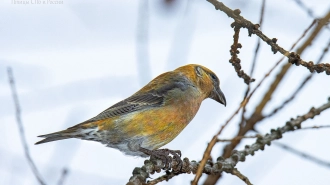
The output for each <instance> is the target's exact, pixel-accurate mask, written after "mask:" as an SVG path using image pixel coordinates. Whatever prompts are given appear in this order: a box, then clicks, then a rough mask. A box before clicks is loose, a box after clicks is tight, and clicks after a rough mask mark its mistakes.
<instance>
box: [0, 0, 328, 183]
mask: <svg viewBox="0 0 330 185" xmlns="http://www.w3.org/2000/svg"><path fill="white" fill-rule="evenodd" d="M24 2H25V3H24ZM27 2H28V3H27ZM38 2H40V3H38ZM43 2H45V4H44V3H43ZM301 2H303V3H304V5H306V7H308V8H309V9H310V10H312V14H313V16H316V17H322V16H324V15H325V13H326V12H327V11H328V10H329V8H330V2H329V1H328V0H314V1H308V0H303V1H301ZM56 3H58V4H56ZM223 3H225V4H226V5H227V6H229V7H230V8H232V9H240V10H241V11H242V13H241V15H242V16H244V17H245V18H246V19H248V20H250V21H252V22H253V23H258V22H259V19H260V9H261V3H262V1H261V0H248V1H247V0H225V1H223ZM312 20H313V18H312V17H311V16H310V13H308V12H307V11H306V10H305V9H304V8H303V7H302V6H301V5H300V6H299V5H298V4H297V1H294V0H277V1H270V0H269V1H266V6H265V14H264V22H263V24H262V30H263V32H264V33H265V34H266V35H267V36H269V37H270V38H273V37H276V38H277V39H278V42H277V43H278V44H279V45H280V46H282V47H283V48H285V49H289V48H290V47H291V45H292V44H293V43H294V42H295V41H296V40H297V39H298V38H299V37H300V35H301V34H302V33H303V31H304V30H305V29H306V28H307V27H308V26H309V25H310V23H311V22H312ZM232 22H233V20H232V19H231V18H229V17H228V16H227V15H225V14H224V13H223V12H220V11H216V10H215V9H214V6H213V5H212V4H210V3H209V2H207V1H202V0H149V1H148V0H137V1H128V0H112V1H101V0H61V1H55V0H54V1H51V0H48V1H42V0H41V1H34V0H16V1H15V0H0V125H1V129H0V135H1V141H0V184H1V185H21V184H24V185H34V184H38V181H37V180H36V178H35V177H34V175H33V173H32V171H31V168H30V167H29V165H28V163H27V160H26V158H25V156H24V150H23V147H22V144H21V140H20V132H19V130H18V126H17V124H16V120H15V107H14V103H13V99H12V94H11V91H10V86H9V82H8V76H7V67H11V68H12V70H13V73H14V77H15V82H16V84H15V85H16V88H17V93H18V97H19V100H20V105H21V109H22V122H23V125H24V130H25V135H26V142H27V144H28V147H29V150H30V154H31V156H32V158H33V160H34V161H35V163H36V166H37V168H38V170H39V171H40V174H41V176H42V178H43V180H44V181H45V182H46V183H47V184H50V185H52V184H61V183H60V182H59V181H60V180H59V179H60V178H61V174H62V172H63V169H67V172H68V173H67V175H66V177H65V179H64V181H63V184H67V185H73V184H80V185H85V184H86V185H87V184H100V185H103V184H104V185H105V184H126V182H128V180H129V177H130V176H131V174H132V171H133V169H134V168H135V167H140V166H142V165H143V161H144V160H145V159H143V158H136V157H130V156H125V155H124V154H122V153H120V152H119V151H117V150H115V149H111V148H107V147H104V146H103V145H102V144H99V143H96V142H88V141H81V140H75V139H70V140H63V141H59V142H52V143H47V144H43V145H38V146H35V145H34V143H35V142H37V141H38V140H39V138H37V137H36V136H38V135H41V134H46V133H50V132H54V131H58V130H62V129H65V128H67V127H70V126H73V125H75V124H77V123H80V122H82V121H85V120H87V119H89V118H91V117H93V116H95V115H96V114H98V113H99V112H101V111H103V110H104V109H106V108H108V107H109V106H111V105H113V104H114V103H116V102H118V101H120V100H122V99H124V98H126V97H128V96H130V95H131V94H133V93H134V92H136V91H137V90H139V89H140V88H141V87H142V86H144V85H145V84H146V83H147V82H149V81H150V80H151V79H152V78H154V77H156V76H157V75H159V74H161V73H163V72H166V71H169V70H174V69H175V68H177V67H179V66H182V65H185V64H189V63H197V64H201V65H204V66H206V67H208V68H210V69H212V70H213V71H214V72H215V73H216V74H217V75H218V77H219V78H220V81H221V85H220V86H221V89H222V90H223V92H224V94H225V95H226V98H227V107H223V106H221V105H219V104H218V103H217V102H215V101H213V100H206V101H204V102H203V104H202V106H201V108H200V110H199V112H198V114H197V115H196V117H195V118H194V120H193V121H192V122H191V123H190V124H189V125H188V126H187V127H186V128H185V129H184V131H183V132H182V133H181V134H180V135H179V136H178V137H177V138H175V139H174V140H173V141H172V142H171V143H169V144H168V145H166V146H165V147H166V148H170V149H180V150H181V151H182V154H183V156H184V157H188V158H189V159H191V160H193V159H194V160H201V159H202V156H203V153H204V150H205V148H206V146H207V142H209V141H210V140H211V138H212V136H213V135H214V134H215V133H216V132H217V131H218V130H219V129H220V126H221V125H222V124H223V123H224V122H225V121H226V120H227V119H228V118H229V116H230V115H231V114H232V113H233V112H234V110H236V109H237V107H238V106H239V104H240V102H241V101H242V98H243V96H244V93H245V90H246V88H247V85H246V84H244V82H243V80H242V79H240V78H238V77H237V74H236V72H235V71H234V68H233V67H232V66H231V64H230V63H229V62H228V60H229V59H230V53H229V49H230V46H231V45H232V42H233V37H232V36H233V33H234V32H233V29H232V28H231V27H230V24H231V23H232ZM329 33H330V31H329V29H324V30H323V31H322V32H321V33H320V34H319V36H318V37H317V38H316V40H314V41H313V44H312V46H311V47H310V48H308V50H307V51H306V52H305V53H304V54H303V55H302V58H303V59H304V60H306V61H310V60H312V61H316V60H317V59H318V57H319V56H320V54H321V53H322V50H323V48H324V47H325V46H326V44H327V42H328V40H329V38H330V34H329ZM257 39H258V38H257V37H256V36H255V35H253V36H252V37H248V32H247V30H246V29H242V30H241V33H240V40H239V42H240V43H241V44H242V45H243V48H242V49H241V50H240V54H239V58H240V59H241V61H242V62H241V64H242V68H243V69H244V71H246V72H249V71H250V68H251V63H252V59H253V56H254V50H255V45H256V43H257ZM298 45H299V44H298ZM281 57H282V55H281V54H279V53H277V54H275V55H274V54H273V53H272V52H271V49H270V47H269V46H268V45H267V44H265V43H261V48H260V53H259V56H258V60H257V63H256V68H255V73H254V75H253V77H254V78H255V79H256V82H259V80H260V79H261V78H262V77H263V76H264V75H265V73H266V72H267V71H268V70H269V69H270V68H271V67H272V66H273V65H274V63H275V62H276V61H278V60H279V59H280V58H281ZM286 62H287V61H286V60H285V61H283V64H284V63H286ZM322 62H327V63H329V62H330V57H329V55H327V56H325V57H324V59H323V60H322ZM279 69H280V68H277V69H276V70H275V72H274V74H276V73H277V72H278V71H279ZM274 74H273V76H271V77H269V78H268V79H267V80H266V81H265V83H264V84H263V86H262V87H261V88H260V89H259V90H258V91H257V92H256V94H255V95H254V96H253V98H252V99H251V101H250V103H249V105H248V106H247V115H249V114H251V113H252V112H253V111H254V107H255V105H257V104H258V103H259V102H260V99H261V97H262V96H263V94H264V93H265V91H266V90H267V89H268V88H269V85H270V83H271V81H272V80H273V79H274ZM309 74H310V72H309V71H308V70H307V69H306V68H304V67H296V66H293V67H292V68H290V70H289V72H288V74H287V75H286V76H285V80H284V81H283V82H282V83H281V84H280V86H279V88H278V90H277V91H276V92H275V95H274V96H273V97H272V99H271V101H270V103H269V104H268V105H267V107H266V108H265V110H264V112H265V113H267V112H269V111H271V110H272V109H273V108H274V107H276V106H278V105H280V104H281V103H282V102H283V101H284V100H285V99H286V98H287V97H288V96H290V95H291V94H292V92H293V91H294V90H295V89H296V88H297V87H298V86H299V85H300V83H301V82H302V80H303V79H304V78H305V77H306V76H307V75H309ZM256 82H255V83H253V84H252V87H254V86H255V85H256ZM329 96H330V77H329V76H327V75H325V73H321V74H317V75H314V77H313V78H312V80H311V81H310V82H309V83H308V84H307V85H306V86H305V88H304V89H303V90H302V91H301V93H299V94H298V95H297V96H296V98H295V99H294V100H293V101H292V103H290V104H289V105H288V106H286V107H285V109H284V110H283V111H281V112H279V113H278V114H276V115H275V116H274V117H272V118H271V119H265V120H263V121H262V122H261V123H260V124H258V125H257V129H258V131H260V132H262V133H267V132H269V130H270V129H271V128H277V127H279V126H282V125H284V124H285V122H286V121H287V120H289V119H290V118H291V117H296V115H301V114H304V113H306V112H308V110H309V109H310V108H311V107H312V106H315V107H317V106H320V105H321V104H323V103H325V102H326V100H327V98H328V97H329ZM239 120H240V118H237V119H234V120H233V121H232V122H231V123H230V125H229V126H228V127H227V128H226V129H225V130H224V132H223V133H222V135H221V137H220V138H224V139H230V138H232V137H234V136H235V134H236V132H237V129H238V123H239ZM329 120H330V111H325V112H324V113H322V115H320V116H318V117H316V118H315V119H313V120H309V121H306V122H305V123H304V124H303V125H304V126H313V125H325V124H329V123H330V122H329ZM329 133H330V130H329V129H328V130H327V129H319V130H306V131H296V132H293V133H288V134H285V135H284V137H283V138H282V139H281V140H280V142H281V143H285V144H287V145H289V146H292V147H293V148H295V149H297V150H300V151H303V152H306V153H308V154H311V155H313V156H315V157H317V158H319V159H322V160H325V161H330V157H329V153H330V145H329V141H330V134H329ZM251 134H254V133H253V132H251ZM253 142H254V140H244V142H243V143H242V144H240V145H239V146H238V147H237V149H242V148H243V147H244V145H243V144H248V143H250V144H251V143H253ZM224 145H225V144H221V143H220V144H217V145H216V146H215V148H214V149H213V151H212V157H213V158H214V159H215V158H216V157H218V156H219V155H221V154H222V148H223V147H224ZM237 168H238V169H240V171H241V172H242V173H243V174H244V175H246V176H247V177H249V179H250V181H251V182H252V183H254V184H267V185H275V184H276V185H277V184H318V185H323V184H324V185H325V184H329V182H330V176H329V172H330V168H329V167H324V166H322V165H318V164H315V163H313V162H310V161H308V160H305V159H304V158H301V157H299V156H297V155H295V154H292V153H290V152H288V151H285V150H283V149H281V148H279V147H276V146H275V145H271V146H267V147H266V149H265V150H264V151H262V152H261V151H259V152H257V153H256V154H255V156H253V157H251V156H249V157H247V160H246V161H245V162H244V163H239V164H238V166H237ZM160 174H164V172H161V173H160ZM160 174H155V175H152V178H156V177H157V176H159V175H160ZM193 177H194V176H193V175H191V174H184V175H179V176H177V177H175V178H173V179H171V180H170V181H169V182H162V183H159V184H190V181H191V180H192V179H193ZM205 178H206V175H203V176H202V180H201V181H200V183H202V182H203V180H204V179H205ZM217 184H243V182H242V181H241V180H239V179H238V178H237V177H234V176H232V175H228V174H224V177H223V178H222V179H221V181H219V182H218V183H217Z"/></svg>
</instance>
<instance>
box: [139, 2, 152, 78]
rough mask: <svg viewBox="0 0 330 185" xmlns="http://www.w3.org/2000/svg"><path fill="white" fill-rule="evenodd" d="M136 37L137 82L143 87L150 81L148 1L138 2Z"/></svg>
mask: <svg viewBox="0 0 330 185" xmlns="http://www.w3.org/2000/svg"><path fill="white" fill-rule="evenodd" d="M139 1H140V2H139V9H138V20H137V35H136V56H137V62H138V65H137V68H138V72H139V81H140V84H141V85H145V84H146V83H147V82H148V81H149V80H150V79H151V72H150V64H149V42H148V38H149V31H148V30H149V21H148V20H149V0H139Z"/></svg>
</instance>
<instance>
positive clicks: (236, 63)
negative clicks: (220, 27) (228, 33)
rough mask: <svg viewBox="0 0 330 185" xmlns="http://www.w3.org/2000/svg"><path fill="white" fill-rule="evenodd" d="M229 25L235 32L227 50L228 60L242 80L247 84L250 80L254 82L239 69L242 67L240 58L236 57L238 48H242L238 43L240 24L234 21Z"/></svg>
mask: <svg viewBox="0 0 330 185" xmlns="http://www.w3.org/2000/svg"><path fill="white" fill-rule="evenodd" d="M231 26H232V27H233V28H234V31H235V34H234V36H233V37H234V43H233V45H232V46H231V47H230V50H229V51H230V55H231V58H230V60H229V62H230V63H231V65H233V66H234V68H235V71H236V73H237V76H238V77H240V78H243V79H244V82H245V83H246V84H248V85H249V84H250V83H251V82H254V81H255V79H253V78H251V77H250V76H249V75H247V74H246V73H245V72H244V71H243V70H241V68H242V67H241V64H240V63H241V60H240V59H239V58H238V57H237V54H238V53H239V51H238V48H242V45H241V44H240V43H238V37H239V30H240V26H238V25H235V22H234V23H233V24H232V25H231Z"/></svg>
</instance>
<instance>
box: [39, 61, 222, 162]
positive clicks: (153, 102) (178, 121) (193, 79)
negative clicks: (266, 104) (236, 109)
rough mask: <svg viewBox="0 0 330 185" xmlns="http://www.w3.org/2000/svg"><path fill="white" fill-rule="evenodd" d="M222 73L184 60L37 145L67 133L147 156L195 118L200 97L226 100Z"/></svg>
mask: <svg viewBox="0 0 330 185" xmlns="http://www.w3.org/2000/svg"><path fill="white" fill-rule="evenodd" d="M219 85H220V82H219V79H218V77H217V76H216V75H215V74H214V73H213V72H212V71H211V70H209V69H207V68H206V67H203V66H201V65H196V64H190V65H185V66H182V67H179V68H177V69H176V70H174V71H169V72H166V73H163V74H161V75H159V76H158V77H156V78H155V79H153V80H152V81H151V82H149V83H148V84H147V85H146V86H144V87H143V88H142V89H141V90H139V91H138V92H136V93H135V94H133V95H132V96H130V97H129V98H127V99H125V100H123V101H121V102H118V103H117V104H115V105H113V106H111V107H110V108H108V109H106V110H105V111H103V112H101V113H100V114H98V115H97V116H95V117H93V118H91V119H89V120H87V121H85V122H82V123H80V124H78V125H75V126H73V127H70V128H68V129H66V130H63V131H59V132H55V133H51V134H46V135H41V136H39V137H44V138H45V139H43V140H41V141H39V142H37V143H36V144H41V143H46V142H50V141H56V140H61V139H68V138H79V139H84V140H92V141H98V142H101V143H103V144H106V145H107V146H108V147H111V148H116V149H119V150H120V151H122V152H123V153H125V154H128V155H133V156H142V157H145V156H148V155H151V154H150V152H149V151H153V150H156V149H158V148H160V147H162V146H164V145H165V144H167V143H169V142H170V141H172V140H173V139H174V138H175V137H176V136H177V135H178V134H179V133H180V132H181V131H182V130H183V129H184V128H185V127H186V126H187V125H188V123H189V122H190V121H191V120H192V119H193V118H194V116H195V115H196V113H197V111H198V109H199V107H200V105H201V103H202V101H203V100H204V99H206V98H212V99H214V100H216V101H218V102H219V103H221V104H224V105H226V99H225V96H224V95H223V93H222V92H221V90H220V87H219Z"/></svg>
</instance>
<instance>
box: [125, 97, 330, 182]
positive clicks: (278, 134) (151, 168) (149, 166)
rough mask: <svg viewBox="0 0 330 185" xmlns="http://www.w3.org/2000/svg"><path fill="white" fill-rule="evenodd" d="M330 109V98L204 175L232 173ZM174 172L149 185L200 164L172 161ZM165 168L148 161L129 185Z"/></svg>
mask: <svg viewBox="0 0 330 185" xmlns="http://www.w3.org/2000/svg"><path fill="white" fill-rule="evenodd" d="M329 108H330V98H329V99H328V102H327V103H325V104H323V105H322V106H320V107H318V108H314V107H312V108H311V109H310V110H309V111H308V112H307V113H306V114H304V115H302V116H297V118H296V119H291V120H290V121H287V122H286V124H285V125H284V126H282V127H279V128H277V129H271V131H270V133H268V134H266V135H264V136H259V137H258V138H257V140H256V142H255V143H253V144H251V145H246V146H245V149H243V150H239V151H237V150H234V151H233V152H232V153H231V155H230V156H229V157H228V158H226V159H224V158H223V157H218V158H217V161H216V162H215V163H213V162H212V161H210V160H209V161H208V163H206V164H205V166H204V167H203V173H206V174H221V173H222V172H226V173H232V172H233V170H235V167H236V165H237V163H238V162H243V161H245V159H246V156H248V155H254V153H255V152H256V151H259V150H264V149H265V146H266V145H270V144H271V143H272V141H274V140H277V139H280V138H282V135H283V134H284V133H286V132H290V131H294V130H298V129H300V128H301V124H302V123H303V122H304V121H306V120H308V119H313V118H314V117H315V116H317V115H319V114H320V113H321V112H323V111H324V110H326V109H329ZM170 166H171V167H172V171H169V172H168V174H167V175H165V176H161V177H159V178H157V179H155V181H153V180H152V181H149V182H148V184H157V183H158V182H161V181H164V180H169V179H170V178H172V177H174V176H176V175H178V174H181V173H188V174H190V173H196V171H197V168H198V166H200V163H198V162H196V161H190V160H189V159H188V158H184V159H183V164H182V166H181V165H178V164H177V162H176V161H174V160H173V161H172V162H171V165H170ZM163 167H164V164H163V162H162V160H160V159H155V158H154V159H152V160H146V161H145V162H144V165H143V166H142V167H141V168H139V167H136V168H135V169H134V170H133V176H132V177H131V178H130V179H129V182H128V183H127V185H138V184H143V183H145V182H146V179H147V178H149V175H150V174H153V173H155V172H160V171H161V169H162V168H163Z"/></svg>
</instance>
